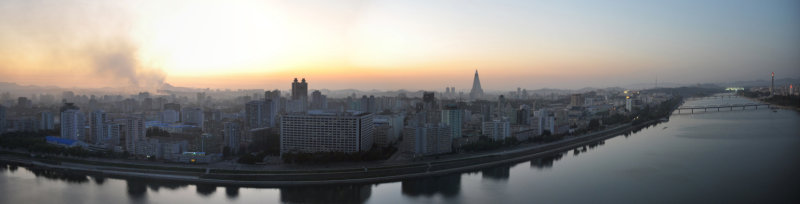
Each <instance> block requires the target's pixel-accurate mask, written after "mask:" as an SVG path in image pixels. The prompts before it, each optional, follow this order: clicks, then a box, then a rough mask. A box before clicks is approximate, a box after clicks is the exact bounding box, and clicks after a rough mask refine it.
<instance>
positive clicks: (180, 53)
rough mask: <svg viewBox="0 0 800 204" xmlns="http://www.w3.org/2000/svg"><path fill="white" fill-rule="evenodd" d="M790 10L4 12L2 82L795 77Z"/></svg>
mask: <svg viewBox="0 0 800 204" xmlns="http://www.w3.org/2000/svg"><path fill="white" fill-rule="evenodd" d="M798 8H800V2H798V1H791V0H787V1H747V0H736V1H729V0H724V1H723V0H719V1H664V2H657V3H654V2H643V1H610V2H609V1H596V2H595V1H574V2H566V1H491V2H489V1H435V2H430V1H402V2H393V1H335V2H334V1H234V2H216V1H171V2H163V1H112V2H95V1H82V0H67V1H57V2H42V1H23V0H10V1H2V2H0V45H2V46H0V76H2V77H1V78H0V82H12V83H18V84H22V85H55V86H61V87H82V88H93V87H141V88H144V89H152V88H154V87H159V86H160V85H161V83H169V84H171V85H173V86H182V87H196V88H232V89H238V88H245V89H247V88H266V89H271V88H280V89H285V88H287V86H286V84H287V83H288V82H289V81H290V79H292V78H294V77H305V78H307V79H309V80H310V81H313V82H314V86H315V87H318V88H327V89H346V88H357V89H431V88H438V87H444V86H448V87H450V86H453V87H456V88H457V89H458V91H468V90H469V88H470V86H471V83H472V81H471V77H472V74H473V72H474V70H476V69H478V70H480V71H481V78H482V80H483V85H484V89H486V90H506V89H513V88H516V87H523V88H528V89H534V88H544V87H550V88H569V89H577V88H583V87H610V86H624V85H627V84H635V83H653V82H654V81H655V80H656V79H658V81H662V82H672V83H680V84H694V83H705V82H730V81H738V80H753V79H767V77H768V76H767V75H768V73H770V72H775V73H776V74H777V75H778V76H779V77H790V78H792V77H793V78H797V77H800V69H798V67H800V58H797V57H796V56H800V38H798V36H800V23H798V19H800V9H798Z"/></svg>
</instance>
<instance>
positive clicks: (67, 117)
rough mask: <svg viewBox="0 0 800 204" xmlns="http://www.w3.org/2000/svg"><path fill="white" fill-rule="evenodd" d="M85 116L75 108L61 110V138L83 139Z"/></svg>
mask: <svg viewBox="0 0 800 204" xmlns="http://www.w3.org/2000/svg"><path fill="white" fill-rule="evenodd" d="M84 120H85V118H84V115H83V113H82V112H81V111H80V110H79V109H77V107H76V109H72V108H69V109H66V110H64V111H63V112H61V138H67V139H73V140H83V139H85V138H84V136H85V130H84V128H85V127H86V126H85V121H84Z"/></svg>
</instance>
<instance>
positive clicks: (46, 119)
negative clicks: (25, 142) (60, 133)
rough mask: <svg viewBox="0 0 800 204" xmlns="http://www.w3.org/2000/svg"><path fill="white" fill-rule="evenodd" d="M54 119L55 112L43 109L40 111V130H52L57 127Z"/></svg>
mask: <svg viewBox="0 0 800 204" xmlns="http://www.w3.org/2000/svg"><path fill="white" fill-rule="evenodd" d="M54 123H55V122H54V121H53V113H52V112H50V111H42V112H41V113H39V130H52V129H55V125H54Z"/></svg>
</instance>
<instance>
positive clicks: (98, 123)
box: [89, 110, 107, 144]
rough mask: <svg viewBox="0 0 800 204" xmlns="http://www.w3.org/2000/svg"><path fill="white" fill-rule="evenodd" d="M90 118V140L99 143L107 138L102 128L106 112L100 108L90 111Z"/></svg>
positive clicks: (104, 126)
mask: <svg viewBox="0 0 800 204" xmlns="http://www.w3.org/2000/svg"><path fill="white" fill-rule="evenodd" d="M90 118H91V119H90V121H89V127H90V130H91V135H92V141H91V142H92V143H94V144H100V143H101V142H102V141H103V140H105V139H106V138H107V136H106V134H107V131H105V130H104V128H106V125H105V124H106V112H103V111H102V110H95V111H92V113H91V116H90Z"/></svg>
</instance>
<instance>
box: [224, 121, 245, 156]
mask: <svg viewBox="0 0 800 204" xmlns="http://www.w3.org/2000/svg"><path fill="white" fill-rule="evenodd" d="M223 133H224V136H225V146H227V147H228V148H229V149H230V151H231V152H232V153H236V152H239V144H241V143H240V141H241V139H242V127H241V126H240V125H239V123H237V122H225V123H223Z"/></svg>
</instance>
